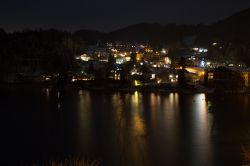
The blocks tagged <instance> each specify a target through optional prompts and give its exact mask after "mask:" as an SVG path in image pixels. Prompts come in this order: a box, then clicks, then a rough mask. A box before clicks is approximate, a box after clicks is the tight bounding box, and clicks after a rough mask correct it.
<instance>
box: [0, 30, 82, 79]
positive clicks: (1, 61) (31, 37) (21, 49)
mask: <svg viewBox="0 0 250 166" xmlns="http://www.w3.org/2000/svg"><path fill="white" fill-rule="evenodd" d="M83 48H84V42H83V41H82V40H81V39H80V38H78V37H77V36H75V35H72V34H70V33H68V32H62V31H57V30H39V31H31V30H26V31H23V32H15V33H10V34H7V33H5V32H4V30H0V66H1V75H2V77H5V76H10V75H11V73H16V72H17V71H18V72H22V70H24V71H25V72H27V70H32V71H30V72H33V73H34V72H43V73H62V74H63V73H66V72H68V71H72V70H74V68H75V65H74V55H76V54H79V53H80V52H81V51H82V49H83ZM25 67H27V68H25Z"/></svg>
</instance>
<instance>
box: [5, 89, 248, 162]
mask: <svg viewBox="0 0 250 166" xmlns="http://www.w3.org/2000/svg"><path fill="white" fill-rule="evenodd" d="M0 106H1V109H0V110H1V111H0V132H1V135H0V137H1V138H0V146H1V148H0V150H1V161H0V162H1V163H2V164H1V165H31V164H33V163H38V164H39V163H44V162H45V161H48V160H62V159H65V158H75V157H77V158H82V159H85V160H90V161H92V160H97V161H99V163H100V165H104V166H106V165H107V166H118V165H124V166H140V165H143V166H144V165H145V166H151V165H152V166H153V165H155V166H156V165H157V166H166V165H170V166H174V165H192V166H201V165H202V166H206V165H208V166H212V165H243V164H245V163H246V162H247V161H250V95H225V96H216V95H210V96H207V95H205V94H178V93H149V92H147V93H140V92H137V91H135V92H131V93H125V92H103V91H87V90H79V89H65V90H63V91H58V90H57V89H54V88H34V87H18V88H17V87H8V88H1V94H0Z"/></svg>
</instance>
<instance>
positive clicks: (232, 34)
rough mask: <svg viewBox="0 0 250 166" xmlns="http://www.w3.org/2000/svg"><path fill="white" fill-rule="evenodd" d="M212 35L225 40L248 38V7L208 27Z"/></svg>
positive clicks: (249, 31)
mask: <svg viewBox="0 0 250 166" xmlns="http://www.w3.org/2000/svg"><path fill="white" fill-rule="evenodd" d="M210 33H211V34H212V35H213V36H218V37H221V38H223V39H226V40H232V39H236V40H241V41H242V40H244V41H249V40H250V8H249V9H246V10H243V11H241V12H239V13H236V14H234V15H232V16H230V17H228V18H225V19H223V20H220V21H218V22H217V23H215V24H213V25H212V26H211V28H210Z"/></svg>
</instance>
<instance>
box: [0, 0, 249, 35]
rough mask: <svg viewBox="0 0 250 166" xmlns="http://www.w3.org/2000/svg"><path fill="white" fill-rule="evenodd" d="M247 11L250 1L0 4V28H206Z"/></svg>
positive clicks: (20, 0) (12, 0) (37, 0)
mask: <svg viewBox="0 0 250 166" xmlns="http://www.w3.org/2000/svg"><path fill="white" fill-rule="evenodd" d="M249 7H250V0H0V13H1V14H0V27H2V28H4V29H5V30H6V31H15V30H22V29H26V28H30V29H37V28H43V29H47V28H57V29H61V30H69V31H74V30H78V29H96V30H100V31H111V30H114V29H117V28H122V27H125V26H127V25H130V24H135V23H141V22H157V23H162V24H167V23H177V24H182V23H183V24H198V23H205V24H209V23H212V22H215V21H217V20H220V19H222V18H224V17H227V16H229V15H232V14H233V13H235V12H238V11H241V10H243V9H246V8H249Z"/></svg>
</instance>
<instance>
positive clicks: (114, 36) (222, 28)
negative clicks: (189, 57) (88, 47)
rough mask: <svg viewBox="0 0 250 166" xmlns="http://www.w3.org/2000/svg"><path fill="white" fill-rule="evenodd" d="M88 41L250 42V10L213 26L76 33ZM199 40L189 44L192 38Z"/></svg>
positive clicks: (156, 26) (153, 26) (138, 27)
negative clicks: (216, 40)
mask: <svg viewBox="0 0 250 166" xmlns="http://www.w3.org/2000/svg"><path fill="white" fill-rule="evenodd" d="M76 35H79V36H80V37H82V38H83V39H85V40H87V41H97V40H109V41H113V40H120V41H132V42H151V43H167V44H169V43H176V42H180V43H182V44H192V42H193V43H195V41H196V43H197V42H198V43H202V44H205V43H209V42H210V40H213V39H214V38H219V39H220V40H226V41H228V40H229V41H231V40H241V41H249V40H250V9H247V10H244V11H241V12H239V13H236V14H234V15H232V16H230V17H228V18H225V19H223V20H220V21H218V22H216V23H214V24H212V25H208V26H207V25H176V24H167V25H162V24H157V23H140V24H135V25H131V26H128V27H125V28H122V29H119V30H115V31H113V32H110V33H103V32H98V31H92V30H80V31H77V32H76ZM192 37H193V38H195V39H197V40H195V41H192V42H187V40H188V39H190V38H192Z"/></svg>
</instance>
